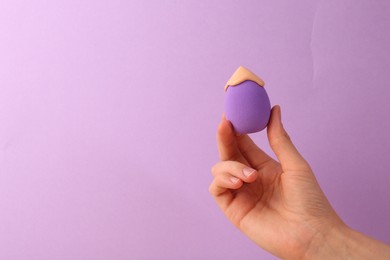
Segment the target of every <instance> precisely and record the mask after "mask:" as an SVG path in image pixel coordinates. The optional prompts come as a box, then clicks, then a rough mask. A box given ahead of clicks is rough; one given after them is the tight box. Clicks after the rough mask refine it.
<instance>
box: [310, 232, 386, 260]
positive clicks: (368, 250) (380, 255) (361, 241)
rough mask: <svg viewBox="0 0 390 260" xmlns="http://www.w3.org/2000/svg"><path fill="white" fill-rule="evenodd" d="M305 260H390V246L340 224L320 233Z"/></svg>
mask: <svg viewBox="0 0 390 260" xmlns="http://www.w3.org/2000/svg"><path fill="white" fill-rule="evenodd" d="M305 259H314V260H315V259H390V246H388V245H386V244H384V243H382V242H380V241H377V240H375V239H373V238H371V237H368V236H366V235H364V234H362V233H360V232H357V231H355V230H353V229H351V228H349V227H348V226H347V225H345V224H340V225H338V226H335V227H333V228H331V229H329V231H328V232H326V233H318V235H317V236H315V237H314V239H313V241H312V243H311V246H310V248H309V249H308V250H307V253H306V255H305Z"/></svg>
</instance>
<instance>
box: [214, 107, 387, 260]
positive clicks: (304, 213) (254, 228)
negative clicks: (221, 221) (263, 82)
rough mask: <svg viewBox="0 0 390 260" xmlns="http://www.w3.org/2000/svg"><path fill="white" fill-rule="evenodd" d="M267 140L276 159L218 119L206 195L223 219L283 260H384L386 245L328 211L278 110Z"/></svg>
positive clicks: (268, 130) (306, 164)
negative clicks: (215, 158) (214, 161)
mask: <svg viewBox="0 0 390 260" xmlns="http://www.w3.org/2000/svg"><path fill="white" fill-rule="evenodd" d="M267 136H268V140H269V144H270V147H271V148H272V150H273V152H274V153H275V155H276V157H277V160H274V159H272V158H271V157H270V156H269V155H267V154H266V153H265V152H263V151H262V150H261V149H259V148H258V147H257V146H256V144H255V143H254V142H253V141H252V140H251V139H250V137H249V136H248V135H237V134H236V133H235V132H234V129H233V127H232V125H231V123H230V122H229V121H227V120H226V119H225V118H224V117H223V118H222V120H221V123H220V125H219V127H218V133H217V143H218V150H219V154H220V159H221V161H220V162H218V163H217V164H216V165H215V166H214V167H213V168H212V174H213V177H214V179H213V181H212V183H211V185H210V188H209V190H210V193H211V194H212V195H213V197H214V199H215V201H216V202H217V204H218V206H219V207H220V208H221V209H222V211H223V212H224V213H225V215H226V216H227V218H228V219H229V220H230V221H231V222H232V223H233V224H234V225H235V226H236V227H237V228H238V229H240V230H241V231H242V232H243V233H244V234H245V235H246V236H248V237H249V238H250V239H251V240H253V241H254V242H255V243H256V244H257V245H259V246H260V247H262V248H263V249H265V250H267V251H268V252H270V253H272V254H273V255H275V256H278V257H280V258H283V259H335V258H337V259H348V258H349V257H351V258H353V259H367V257H369V258H370V259H382V258H383V259H390V249H389V246H387V245H385V244H383V243H381V242H379V241H376V240H374V239H371V238H368V237H366V236H364V235H362V234H360V233H358V232H356V231H353V230H352V229H350V228H349V227H347V226H346V225H345V224H344V222H343V221H342V220H341V219H340V217H339V216H338V215H337V214H336V212H335V211H334V210H333V208H332V206H331V205H330V203H329V201H328V200H327V199H326V197H325V195H324V193H323V192H322V190H321V188H320V186H319V184H318V182H317V180H316V178H315V176H314V174H313V171H312V170H311V168H310V165H309V164H308V163H307V162H306V161H305V159H304V158H303V157H302V156H301V155H300V154H299V152H298V150H297V149H296V148H295V146H294V145H293V143H292V142H291V139H290V138H289V136H288V134H287V132H286V131H285V129H284V127H283V125H282V121H281V110H280V107H279V106H275V107H274V108H273V109H272V111H271V118H270V122H269V124H268V128H267ZM359 245H364V247H361V246H360V247H359ZM356 248H359V250H360V251H359V250H357V249H356ZM362 257H365V258H362Z"/></svg>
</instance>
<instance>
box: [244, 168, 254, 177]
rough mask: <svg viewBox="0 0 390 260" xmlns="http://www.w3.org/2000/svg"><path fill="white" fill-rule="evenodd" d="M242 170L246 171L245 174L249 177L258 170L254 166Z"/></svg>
mask: <svg viewBox="0 0 390 260" xmlns="http://www.w3.org/2000/svg"><path fill="white" fill-rule="evenodd" d="M242 172H243V173H244V176H245V177H249V176H251V175H252V174H253V173H255V172H256V170H255V169H252V168H249V167H246V168H244V169H243V170H242Z"/></svg>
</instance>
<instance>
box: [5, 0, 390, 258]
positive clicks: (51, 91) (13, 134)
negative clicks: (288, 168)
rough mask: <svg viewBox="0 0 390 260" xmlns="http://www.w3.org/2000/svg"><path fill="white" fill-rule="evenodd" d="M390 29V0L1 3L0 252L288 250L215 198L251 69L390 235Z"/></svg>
mask: <svg viewBox="0 0 390 260" xmlns="http://www.w3.org/2000/svg"><path fill="white" fill-rule="evenodd" d="M389 26H390V2H389V1H387V0H377V1H371V0H343V1H340V0H328V1H313V0H306V1H287V0H285V1H265V0H264V1H258V0H256V1H255V0H253V1H238V0H236V1H233V0H228V1H195V0H191V1H173V0H170V1H168V0H166V1H161V0H154V1H119V0H95V1H92V0H89V1H87V0H81V1H65V0H57V1H44V0H32V1H21V0H2V1H1V2H0V148H1V149H0V259H30V260H33V259H40V260H43V259H74V260H76V259H225V260H228V259H275V257H273V256H271V255H269V254H268V253H267V252H265V251H263V250H262V249H260V248H258V247H257V246H256V245H254V244H253V243H252V242H251V241H249V239H247V238H246V237H244V236H243V235H242V234H241V233H240V232H239V231H238V230H236V229H235V228H234V227H233V226H232V225H230V223H229V222H228V221H227V220H226V219H225V217H224V215H223V214H222V213H221V212H220V210H219V209H218V207H217V206H216V204H215V203H214V201H213V200H212V198H211V196H210V195H209V193H208V185H209V183H210V181H211V175H210V168H211V166H212V165H213V164H214V163H215V162H217V161H218V156H217V150H216V145H215V130H216V127H217V125H218V122H219V119H220V116H221V113H222V112H223V111H222V110H223V86H224V84H225V82H226V81H227V79H228V78H229V77H230V75H231V74H232V73H233V72H234V70H235V69H236V68H237V67H238V66H239V65H244V66H246V67H248V68H250V69H251V70H253V71H254V72H256V73H257V74H259V75H260V76H261V77H262V78H263V79H264V80H265V82H266V89H267V91H268V94H269V96H270V99H271V103H272V104H274V105H275V104H280V105H281V106H282V112H283V118H284V122H285V126H286V128H287V130H288V131H289V133H290V135H291V137H292V139H293V140H294V142H295V143H296V145H297V146H298V148H299V149H300V151H301V152H302V154H303V155H304V156H305V157H306V158H307V160H308V161H309V162H310V163H311V165H312V167H313V169H314V171H315V173H316V176H317V178H318V180H319V182H320V184H321V186H322V188H323V189H324V191H325V193H326V195H327V196H328V198H329V200H330V201H331V203H332V204H333V206H334V207H335V209H336V210H337V212H338V213H339V214H340V215H341V217H342V218H343V219H344V220H345V222H346V223H348V224H349V225H350V226H352V227H353V228H356V229H358V230H360V231H362V232H364V233H366V234H369V235H371V236H373V237H375V238H377V239H380V240H382V241H385V242H387V243H390V225H389V224H388V220H389V219H390V203H389V201H390V200H389V198H390V189H389V186H390V174H389V170H388V169H389V168H390V159H389V154H390V136H389V133H390V113H389V110H390V102H389V98H390V90H389V89H390V88H389V75H390V48H389V46H390V31H389ZM253 138H254V139H255V140H256V142H257V143H258V144H259V145H260V146H261V147H262V148H263V149H264V150H266V151H268V152H270V149H269V147H268V144H267V142H266V138H265V133H264V132H262V133H258V134H255V135H253Z"/></svg>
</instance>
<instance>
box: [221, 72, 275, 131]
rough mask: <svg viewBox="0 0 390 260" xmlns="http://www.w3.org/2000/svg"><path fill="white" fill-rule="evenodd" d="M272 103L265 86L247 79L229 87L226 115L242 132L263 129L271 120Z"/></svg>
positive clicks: (226, 98)
mask: <svg viewBox="0 0 390 260" xmlns="http://www.w3.org/2000/svg"><path fill="white" fill-rule="evenodd" d="M270 114H271V104H270V100H269V98H268V95H267V92H266V91H265V88H264V87H262V86H260V85H258V84H257V83H256V82H254V81H251V80H246V81H244V82H242V83H240V84H237V85H235V86H231V87H228V88H227V90H226V93H225V115H226V119H227V120H229V121H230V122H231V123H232V124H233V127H234V130H235V131H236V132H237V133H240V134H250V133H255V132H259V131H261V130H263V129H264V128H265V127H266V126H267V124H268V121H269V118H270Z"/></svg>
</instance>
